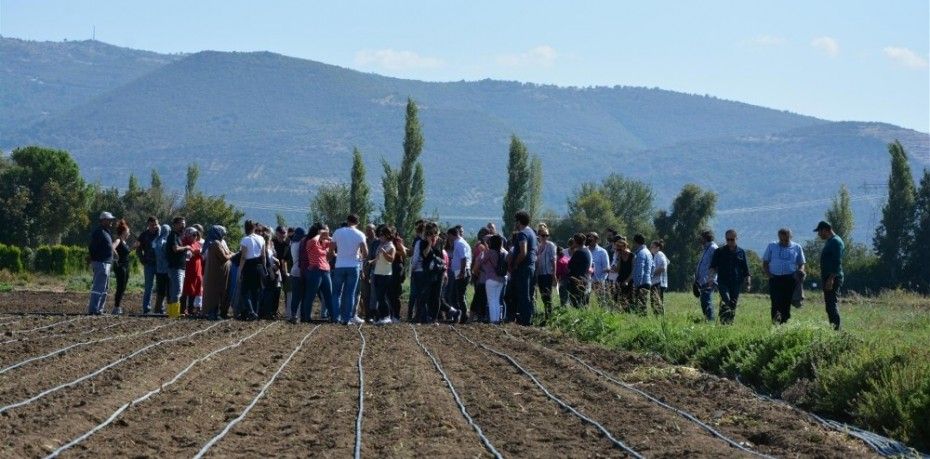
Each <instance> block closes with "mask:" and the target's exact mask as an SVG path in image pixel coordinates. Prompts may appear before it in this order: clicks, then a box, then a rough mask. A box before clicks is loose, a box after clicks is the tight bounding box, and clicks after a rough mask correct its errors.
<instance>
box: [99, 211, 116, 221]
mask: <svg viewBox="0 0 930 459" xmlns="http://www.w3.org/2000/svg"><path fill="white" fill-rule="evenodd" d="M115 218H116V217H114V216H113V214H111V213H109V212H100V218H99V219H98V220H115Z"/></svg>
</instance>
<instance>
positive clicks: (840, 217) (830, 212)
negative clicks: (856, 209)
mask: <svg viewBox="0 0 930 459" xmlns="http://www.w3.org/2000/svg"><path fill="white" fill-rule="evenodd" d="M825 217H826V218H827V221H828V222H830V225H832V226H833V232H835V233H836V234H838V235H840V237H841V238H843V242H845V243H846V245H847V246H850V245H852V232H853V222H854V219H853V212H852V199H851V198H850V197H849V189H847V188H846V185H845V184H843V185H842V186H840V191H839V192H838V193H837V195H836V197H835V198H833V204H831V205H830V208H829V209H827V213H826V215H825Z"/></svg>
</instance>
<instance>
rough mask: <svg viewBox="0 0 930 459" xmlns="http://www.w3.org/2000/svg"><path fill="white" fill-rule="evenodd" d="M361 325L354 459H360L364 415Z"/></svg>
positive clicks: (362, 334)
mask: <svg viewBox="0 0 930 459" xmlns="http://www.w3.org/2000/svg"><path fill="white" fill-rule="evenodd" d="M362 325H363V324H359V326H358V329H357V331H358V336H359V338H361V339H362V347H361V349H359V351H358V416H357V417H356V418H355V452H354V456H355V459H361V457H362V417H363V416H364V413H365V369H364V368H362V358H363V357H364V356H365V334H364V333H362Z"/></svg>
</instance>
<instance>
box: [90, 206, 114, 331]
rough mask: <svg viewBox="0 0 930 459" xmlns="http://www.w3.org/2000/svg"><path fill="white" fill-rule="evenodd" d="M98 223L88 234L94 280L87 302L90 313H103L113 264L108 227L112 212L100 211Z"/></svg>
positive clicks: (110, 222) (111, 222)
mask: <svg viewBox="0 0 930 459" xmlns="http://www.w3.org/2000/svg"><path fill="white" fill-rule="evenodd" d="M99 220H100V225H99V226H97V228H96V229H94V231H93V233H91V235H90V245H89V246H88V252H89V257H88V258H89V259H90V266H91V269H93V271H94V280H93V283H92V284H91V286H90V302H88V304H87V313H88V314H91V315H100V314H103V307H104V305H105V304H106V303H107V289H108V288H109V286H110V268H111V267H112V266H113V253H114V251H115V250H114V249H113V236H111V235H110V228H111V227H112V226H113V221H114V220H116V219H115V218H113V214H111V213H109V212H101V213H100V218H99Z"/></svg>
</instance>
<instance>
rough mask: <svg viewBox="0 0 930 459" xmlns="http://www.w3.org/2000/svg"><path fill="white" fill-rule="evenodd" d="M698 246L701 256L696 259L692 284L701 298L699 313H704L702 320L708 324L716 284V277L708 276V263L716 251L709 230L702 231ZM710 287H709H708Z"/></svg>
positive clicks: (712, 311)
mask: <svg viewBox="0 0 930 459" xmlns="http://www.w3.org/2000/svg"><path fill="white" fill-rule="evenodd" d="M698 244H700V245H701V248H702V250H701V256H700V257H699V258H698V264H697V269H695V271H694V282H696V283H697V284H698V289H699V291H700V298H701V311H703V312H704V318H705V319H707V321H708V322H713V321H714V302H713V301H714V288H713V285H714V284H716V283H717V276H716V275H714V276H708V270H709V269H710V262H711V261H712V259H713V258H714V251H715V250H717V244H716V243H714V233H713V231H710V230H704V231H702V232H701V235H700V236H699V237H698ZM708 285H710V287H708Z"/></svg>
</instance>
